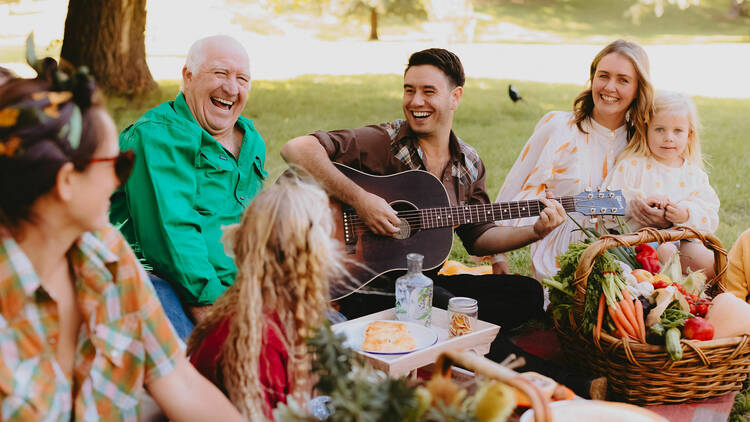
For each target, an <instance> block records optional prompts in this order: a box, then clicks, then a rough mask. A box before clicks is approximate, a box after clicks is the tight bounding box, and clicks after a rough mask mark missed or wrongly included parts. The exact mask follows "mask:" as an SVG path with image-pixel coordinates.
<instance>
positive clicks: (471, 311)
mask: <svg viewBox="0 0 750 422" xmlns="http://www.w3.org/2000/svg"><path fill="white" fill-rule="evenodd" d="M448 314H449V318H450V324H449V326H448V332H449V333H450V335H451V337H458V336H462V335H464V334H469V333H471V332H472V331H474V325H475V324H476V322H477V315H478V314H479V306H478V305H477V300H476V299H472V298H470V297H452V298H450V299H449V300H448Z"/></svg>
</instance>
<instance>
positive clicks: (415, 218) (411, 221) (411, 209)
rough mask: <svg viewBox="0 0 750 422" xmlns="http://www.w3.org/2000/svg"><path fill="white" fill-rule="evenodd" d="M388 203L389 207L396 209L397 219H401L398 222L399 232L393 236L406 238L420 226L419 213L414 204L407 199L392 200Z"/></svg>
mask: <svg viewBox="0 0 750 422" xmlns="http://www.w3.org/2000/svg"><path fill="white" fill-rule="evenodd" d="M390 205H391V208H393V209H394V210H396V212H397V213H398V217H399V220H401V223H400V224H399V232H398V233H396V234H395V235H394V236H393V237H394V238H396V239H407V238H409V237H411V236H412V235H413V234H414V233H416V232H417V231H419V229H420V228H421V227H420V222H419V213H418V212H417V211H418V209H417V207H416V206H414V204H412V203H410V202H407V201H394V202H391V204H390Z"/></svg>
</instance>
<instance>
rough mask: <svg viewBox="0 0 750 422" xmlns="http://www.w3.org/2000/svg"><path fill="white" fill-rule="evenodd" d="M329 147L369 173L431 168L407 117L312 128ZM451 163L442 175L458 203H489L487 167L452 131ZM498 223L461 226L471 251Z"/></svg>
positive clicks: (341, 158) (460, 232)
mask: <svg viewBox="0 0 750 422" xmlns="http://www.w3.org/2000/svg"><path fill="white" fill-rule="evenodd" d="M312 135H313V136H315V137H316V138H317V139H318V141H319V142H320V144H321V145H323V147H324V148H325V149H326V152H327V153H328V157H330V158H331V160H333V161H335V162H337V163H340V164H345V165H347V166H350V167H352V168H355V169H357V170H361V171H364V172H366V173H370V174H374V175H379V176H384V175H389V174H395V173H400V172H402V171H406V170H427V168H426V167H425V165H424V162H423V161H422V149H421V148H420V146H419V143H418V142H417V137H416V136H415V134H414V133H413V132H412V131H411V129H410V128H409V125H408V123H407V122H406V121H405V120H396V121H394V122H386V123H381V124H379V125H370V126H365V127H361V128H358V129H342V130H334V131H330V132H325V131H318V132H315V133H313V134H312ZM449 146H450V153H451V158H450V162H449V164H448V165H447V166H446V167H445V170H443V175H442V177H441V178H440V179H441V182H442V183H443V186H445V190H446V191H447V192H448V197H449V199H450V202H451V204H452V205H454V206H458V205H473V204H489V203H490V200H489V196H488V195H487V189H486V188H485V168H484V163H482V159H481V158H479V154H477V151H476V150H475V149H474V148H472V147H471V146H470V145H469V144H467V143H465V142H463V141H462V140H461V139H459V138H458V137H457V136H456V135H455V134H454V133H453V131H451V133H450V144H449ZM494 226H495V225H494V224H493V223H479V224H464V225H461V226H459V227H458V228H457V229H456V233H457V234H458V236H459V237H460V238H461V241H462V242H463V244H464V246H465V247H466V249H467V250H468V251H469V252H471V250H472V249H473V248H472V246H473V245H474V242H475V241H476V239H477V238H479V236H481V235H482V234H483V233H484V232H485V231H487V230H489V229H490V228H492V227H494Z"/></svg>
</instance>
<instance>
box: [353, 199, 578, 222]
mask: <svg viewBox="0 0 750 422" xmlns="http://www.w3.org/2000/svg"><path fill="white" fill-rule="evenodd" d="M550 199H554V200H556V201H558V202H560V203H561V204H562V205H563V206H565V205H569V206H570V205H575V204H576V203H578V202H583V201H590V199H581V198H575V197H564V198H550ZM511 204H515V205H516V210H517V211H518V212H521V206H520V204H519V203H518V202H500V203H493V204H473V205H468V206H467V207H472V208H471V209H470V210H468V211H467V210H462V209H461V208H462V207H460V206H459V207H444V208H433V209H435V210H446V209H453V210H455V212H454V211H448V214H447V215H449V218H451V219H457V220H459V221H458V222H457V223H460V221H461V220H466V222H465V223H463V224H466V223H471V221H470V219H473V216H474V215H476V216H477V217H479V216H480V214H481V215H484V214H485V213H486V212H487V207H489V209H490V210H492V212H493V213H494V212H495V211H494V209H495V208H497V207H498V206H499V208H500V211H498V212H502V211H503V205H505V208H506V209H511ZM541 205H543V204H542V203H541V201H539V200H529V201H528V203H527V205H526V207H525V208H528V212H534V213H535V214H534V215H530V216H526V217H535V216H537V215H539V212H541V210H542V209H543V208H546V207H541ZM480 207H481V208H485V209H482V210H480ZM425 211H426V209H421V210H405V211H400V212H398V216H399V218H400V219H402V220H406V222H407V223H409V224H411V225H417V224H418V223H421V222H422V220H423V217H424V218H426V219H437V215H435V216H429V215H424V214H425ZM472 211H474V213H472ZM437 212H440V211H437ZM466 212H468V213H469V219H468V220H467V219H466ZM511 212H512V210H511ZM461 214H463V218H462V215H461ZM350 215H351V217H350V222H351V225H352V226H353V227H354V228H355V229H359V228H361V227H363V226H364V227H366V226H367V225H366V224H365V223H364V222H363V221H362V220H361V219H360V217H359V215H357V214H350ZM443 215H445V214H440V217H443ZM495 218H497V217H495V216H494V214H493V219H489V220H487V221H488V222H489V221H494V219H495ZM513 218H524V216H518V217H513ZM501 219H502V218H501ZM511 219H512V218H511ZM441 220H442V221H445V220H446V219H445V218H441ZM449 225H453V224H449ZM446 227H447V226H446Z"/></svg>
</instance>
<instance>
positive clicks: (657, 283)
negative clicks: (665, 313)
mask: <svg viewBox="0 0 750 422" xmlns="http://www.w3.org/2000/svg"><path fill="white" fill-rule="evenodd" d="M667 286H669V284H667V282H666V281H664V280H657V281H655V282H654V289H663V288H665V287H667Z"/></svg>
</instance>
